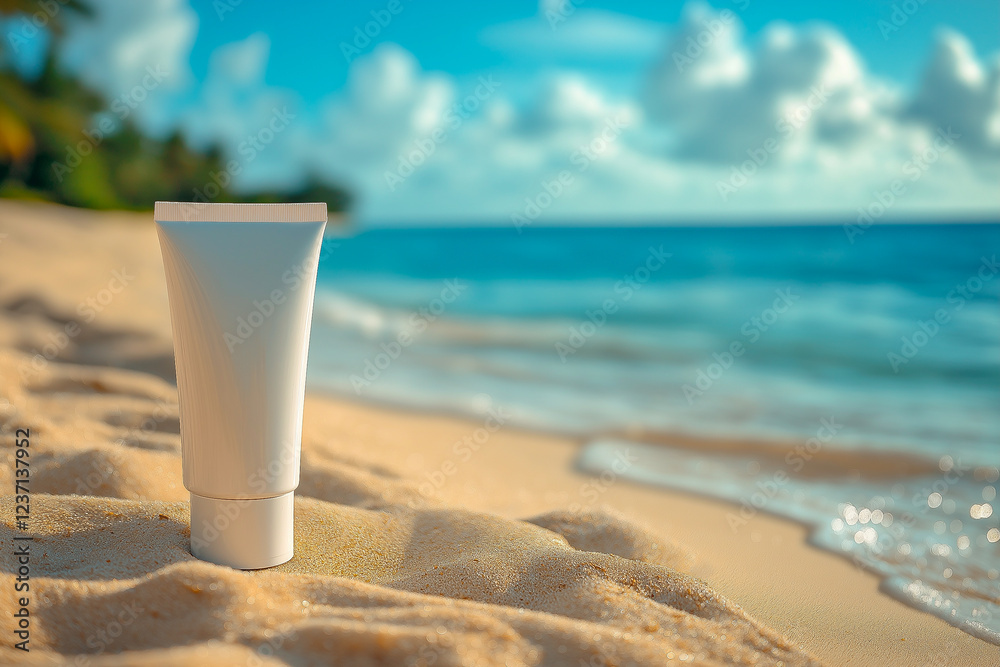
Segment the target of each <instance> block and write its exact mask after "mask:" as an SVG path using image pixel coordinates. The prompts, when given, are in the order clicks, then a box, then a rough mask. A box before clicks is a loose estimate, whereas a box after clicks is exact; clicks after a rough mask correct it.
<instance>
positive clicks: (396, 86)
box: [310, 44, 455, 196]
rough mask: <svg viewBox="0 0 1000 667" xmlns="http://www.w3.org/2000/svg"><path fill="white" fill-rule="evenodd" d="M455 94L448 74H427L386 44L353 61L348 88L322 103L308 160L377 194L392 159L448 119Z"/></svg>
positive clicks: (407, 55) (404, 53) (410, 57)
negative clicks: (448, 111) (446, 117)
mask: <svg viewBox="0 0 1000 667" xmlns="http://www.w3.org/2000/svg"><path fill="white" fill-rule="evenodd" d="M454 94H455V93H454V84H453V82H452V81H451V79H450V78H449V77H446V76H444V75H437V74H425V73H423V72H422V71H421V70H420V66H419V64H418V63H417V60H416V58H414V57H413V55H412V54H410V53H409V52H408V51H406V50H404V49H402V48H401V47H399V46H396V45H395V44H382V45H380V46H378V47H376V48H375V50H374V51H373V52H372V53H371V54H369V55H366V56H363V57H361V58H358V59H357V60H355V61H354V62H353V63H351V69H350V71H349V74H348V81H347V85H346V87H345V89H344V90H343V91H341V92H340V93H338V94H335V95H333V96H331V97H330V98H329V99H328V100H327V101H326V102H325V103H324V104H323V108H322V111H321V116H320V120H319V124H318V127H317V129H316V132H315V136H314V138H313V139H314V141H313V146H312V151H311V160H310V161H311V163H313V164H315V165H316V166H317V168H318V169H319V170H320V171H322V172H323V173H326V174H329V175H331V176H333V177H335V178H337V179H339V180H340V181H341V182H346V183H348V184H349V185H352V186H354V187H356V188H361V189H362V190H363V192H362V193H361V194H362V196H364V195H365V194H375V195H376V196H377V195H378V194H379V193H380V191H382V190H384V188H385V178H384V172H385V171H386V170H388V169H391V168H392V167H393V166H394V165H393V162H394V159H395V158H396V157H397V156H398V155H399V154H401V153H402V152H404V151H406V150H407V147H408V146H409V145H410V144H412V142H414V141H416V140H417V139H420V138H425V137H429V136H430V135H431V134H432V133H433V131H434V130H435V129H437V128H438V127H440V126H442V125H443V124H444V123H445V114H446V112H447V110H448V108H449V107H450V105H451V104H452V102H453V98H454Z"/></svg>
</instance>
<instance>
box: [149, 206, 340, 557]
mask: <svg viewBox="0 0 1000 667" xmlns="http://www.w3.org/2000/svg"><path fill="white" fill-rule="evenodd" d="M154 218H155V220H156V229H157V234H158V235H159V238H160V250H161V252H162V253H163V267H164V270H165V272H166V276H167V296H168V299H169V302H170V320H171V323H172V327H173V335H174V361H175V364H176V368H177V392H178V400H179V402H180V421H181V455H182V463H183V468H184V486H185V487H186V488H187V490H188V491H190V492H191V553H192V554H194V555H195V556H196V557H198V558H200V559H202V560H206V561H210V562H213V563H218V564H220V565H228V566H230V567H235V568H239V569H244V570H250V569H258V568H263V567H271V566H273V565H279V564H281V563H284V562H285V561H287V560H289V559H290V558H291V557H292V553H293V539H292V524H293V499H294V491H295V487H297V486H298V484H299V453H300V450H301V444H302V404H303V400H304V398H305V379H306V356H307V353H308V349H309V330H310V325H311V323H312V308H313V295H314V293H315V289H316V270H317V265H318V263H319V255H320V247H321V245H322V242H323V231H324V229H325V227H326V218H327V212H326V204H322V203H320V204H191V203H181V202H157V203H156V209H155V212H154Z"/></svg>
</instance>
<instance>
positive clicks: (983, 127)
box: [910, 30, 1000, 154]
mask: <svg viewBox="0 0 1000 667" xmlns="http://www.w3.org/2000/svg"><path fill="white" fill-rule="evenodd" d="M910 111H911V112H912V114H913V115H914V116H915V117H916V118H919V119H922V120H924V121H926V122H927V123H929V124H930V125H933V126H937V127H949V126H950V127H953V128H954V129H955V130H956V131H957V132H958V133H959V134H960V135H961V142H962V145H963V146H966V147H967V148H969V149H971V150H973V151H976V152H987V153H994V154H997V153H1000V58H994V60H993V62H992V64H991V65H990V67H989V70H988V71H984V68H983V66H982V65H981V64H980V63H979V61H978V60H977V59H976V56H975V54H974V53H973V50H972V45H971V44H969V41H968V40H967V39H965V37H963V36H962V35H960V34H958V33H956V32H953V31H950V30H946V31H942V33H941V34H940V35H939V37H938V40H937V44H936V46H935V49H934V52H933V53H932V54H931V57H930V60H929V62H928V63H927V66H926V68H925V69H924V75H923V79H922V81H921V84H920V90H919V91H918V93H917V95H916V98H915V99H914V100H913V103H912V105H911V107H910Z"/></svg>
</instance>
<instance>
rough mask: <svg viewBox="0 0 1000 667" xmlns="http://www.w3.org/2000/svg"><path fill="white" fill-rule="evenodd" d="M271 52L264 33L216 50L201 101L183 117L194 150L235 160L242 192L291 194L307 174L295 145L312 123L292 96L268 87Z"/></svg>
mask: <svg viewBox="0 0 1000 667" xmlns="http://www.w3.org/2000/svg"><path fill="white" fill-rule="evenodd" d="M270 49H271V42H270V39H269V38H268V37H267V35H265V34H264V33H255V34H253V35H250V36H249V37H247V38H246V39H243V40H241V41H239V42H233V43H230V44H226V45H224V46H221V47H219V48H218V49H216V50H215V52H214V53H212V56H211V58H210V60H209V67H208V73H207V75H206V77H205V80H204V82H203V83H202V86H201V89H200V94H199V96H198V98H197V100H196V101H195V102H194V103H193V104H192V105H191V106H189V107H188V108H187V110H186V111H185V112H184V114H183V116H182V118H181V124H182V127H183V128H184V131H185V134H186V136H187V137H188V140H189V141H190V142H191V143H192V144H193V145H194V146H196V147H199V148H202V149H204V148H207V147H209V146H213V145H214V146H219V147H221V148H222V150H223V154H224V157H225V159H226V160H227V161H229V160H235V162H236V163H237V165H238V169H237V170H234V173H233V175H234V179H233V180H234V183H235V184H236V187H237V188H239V189H243V190H269V191H287V190H291V189H294V188H295V187H296V186H298V185H300V184H301V182H302V180H303V179H304V178H305V175H306V171H305V165H304V164H303V163H302V160H300V159H298V151H297V145H298V143H299V142H300V141H301V140H302V135H303V133H306V132H307V131H308V122H307V120H306V118H305V115H304V112H303V110H302V108H301V102H300V99H299V96H298V95H297V94H296V93H295V92H294V91H291V90H286V89H282V88H277V87H274V86H270V85H268V84H267V83H266V82H265V74H266V73H267V63H268V59H269V55H270Z"/></svg>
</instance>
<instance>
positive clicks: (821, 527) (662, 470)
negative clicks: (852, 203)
mask: <svg viewBox="0 0 1000 667" xmlns="http://www.w3.org/2000/svg"><path fill="white" fill-rule="evenodd" d="M998 255H1000V225H995V224H938V225H935V224H921V225H875V226H872V227H869V228H867V229H859V228H857V227H847V228H845V227H841V226H832V225H831V226H820V225H815V226H771V227H716V226H713V227H707V226H702V227H694V226H692V227H651V226H645V227H612V226H608V227H523V228H521V230H520V232H519V231H518V230H516V229H514V228H513V227H508V228H497V227H467V228H455V227H446V228H432V229H410V228H403V229H386V228H380V229H369V230H360V231H358V232H357V233H356V234H353V235H346V234H345V235H342V236H340V237H336V238H329V239H327V241H326V242H325V244H324V249H323V255H322V259H321V263H320V275H319V282H318V287H317V295H316V306H315V314H314V323H313V332H312V341H311V349H310V362H309V363H310V366H309V382H310V386H311V387H312V388H314V389H321V390H324V391H328V392H332V393H337V394H342V395H346V396H350V397H355V398H360V399H364V400H372V401H378V402H382V403H388V404H392V405H398V406H404V407H408V408H419V409H428V410H435V411H441V412H448V413H459V414H466V415H470V416H476V415H478V414H481V413H483V412H484V411H486V410H488V409H501V410H503V411H504V414H506V415H509V420H510V423H513V424H516V425H518V426H523V427H528V428H535V429H542V430H546V431H555V432H561V433H566V434H571V435H574V436H577V437H579V438H581V439H582V440H583V441H584V442H585V445H584V446H583V447H582V449H581V452H580V456H579V460H578V466H579V467H580V468H581V469H583V470H585V471H589V472H592V473H594V474H598V475H599V474H601V472H602V471H606V470H607V469H608V467H609V466H610V465H611V462H612V461H614V460H615V458H616V457H620V456H621V455H622V454H627V460H628V461H631V462H632V463H630V464H629V465H628V466H627V467H626V468H625V469H624V470H617V471H616V474H620V475H622V476H623V477H625V478H628V479H632V480H635V481H639V482H643V483H651V484H659V485H663V486H665V487H670V488H676V489H684V490H688V491H691V492H695V493H699V494H703V495H709V496H714V497H718V498H722V499H726V500H729V501H732V502H733V503H735V506H734V510H733V512H732V513H731V521H730V523H731V528H732V530H733V531H734V532H738V531H740V530H743V529H745V528H744V526H745V523H746V522H745V519H746V518H748V517H749V516H752V515H753V514H754V513H755V512H757V511H766V512H770V513H773V514H776V515H780V516H784V517H787V518H791V519H793V520H796V521H799V522H802V523H804V524H806V525H808V526H810V527H811V529H812V533H811V540H812V542H813V544H815V545H816V546H818V547H820V548H824V549H828V550H830V551H833V552H836V553H838V554H841V555H843V556H845V557H848V558H850V559H852V560H853V561H854V562H855V563H856V564H857V565H858V566H859V567H864V568H866V569H869V570H872V571H875V572H877V573H879V574H881V575H883V577H884V580H883V590H885V592H887V593H888V594H890V595H893V596H894V597H896V598H897V599H899V600H901V601H903V602H905V603H907V604H910V605H913V606H916V607H918V608H921V609H924V610H926V611H928V612H931V613H934V614H937V615H939V616H941V617H942V618H944V619H945V620H947V621H948V622H950V623H952V624H954V625H956V626H958V627H961V628H962V629H964V630H966V631H967V632H969V633H971V634H974V635H977V636H979V637H981V638H983V639H986V640H988V641H992V642H994V643H1000V579H998V576H1000V575H998V569H1000V511H997V512H996V513H994V508H997V509H998V510H1000V507H998V502H997V500H996V491H997V487H998V486H1000V484H998V475H1000V472H998V469H997V466H998V465H1000V264H998V263H997V261H998ZM678 437H680V438H681V439H682V440H683V441H684V442H685V443H686V444H685V446H684V447H682V448H673V447H664V446H663V444H661V443H662V442H663V441H665V440H667V439H669V438H674V439H676V438H678ZM719 442H723V443H729V445H727V446H725V447H720V446H717V445H713V444H712V443H719ZM886 461H908V462H910V463H909V464H908V470H909V472H908V473H907V474H906V475H905V476H898V475H896V476H891V475H886V474H885V473H884V464H885V462H886Z"/></svg>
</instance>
